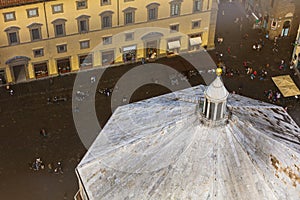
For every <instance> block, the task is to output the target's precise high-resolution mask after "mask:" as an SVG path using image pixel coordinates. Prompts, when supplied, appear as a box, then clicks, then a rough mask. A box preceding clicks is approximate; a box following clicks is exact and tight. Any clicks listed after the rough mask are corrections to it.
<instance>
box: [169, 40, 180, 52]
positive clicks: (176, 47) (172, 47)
mask: <svg viewBox="0 0 300 200" xmlns="http://www.w3.org/2000/svg"><path fill="white" fill-rule="evenodd" d="M180 47H181V44H180V39H179V38H178V39H172V40H168V47H167V55H168V56H170V55H175V54H178V53H179V51H180Z"/></svg>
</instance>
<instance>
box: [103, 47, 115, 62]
mask: <svg viewBox="0 0 300 200" xmlns="http://www.w3.org/2000/svg"><path fill="white" fill-rule="evenodd" d="M101 56H102V66H107V65H112V64H114V61H115V52H114V50H110V51H104V52H102V53H101Z"/></svg>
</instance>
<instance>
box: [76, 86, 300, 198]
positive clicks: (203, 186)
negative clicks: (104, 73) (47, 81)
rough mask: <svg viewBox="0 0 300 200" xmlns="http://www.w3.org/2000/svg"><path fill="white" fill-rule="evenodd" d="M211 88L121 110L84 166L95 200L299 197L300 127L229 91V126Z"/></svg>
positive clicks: (272, 108) (275, 111) (280, 112)
mask: <svg viewBox="0 0 300 200" xmlns="http://www.w3.org/2000/svg"><path fill="white" fill-rule="evenodd" d="M204 88H205V86H196V87H193V88H189V89H185V90H181V91H178V92H175V93H170V94H166V95H163V96H159V97H155V98H151V99H148V100H144V101H141V102H137V103H133V104H129V105H125V106H121V107H119V108H118V109H117V110H116V111H115V112H114V114H113V115H112V116H111V118H110V119H109V121H108V123H107V124H106V126H105V127H104V129H103V130H102V132H101V133H100V134H99V136H98V137H97V138H96V140H95V142H94V143H93V145H92V146H91V147H90V149H89V150H88V152H87V153H86V155H85V156H84V158H83V159H82V161H81V162H80V164H79V165H78V167H77V172H78V175H79V176H80V182H81V184H82V185H83V187H84V190H85V191H86V193H87V195H88V197H89V199H90V200H99V199H101V200H102V199H107V200H112V199H113V200H114V199H117V200H118V199H122V200H123V199H128V200H129V199H130V200H132V199H137V200H144V199H145V200H148V199H155V200H156V199H197V200H199V199H237V200H241V199H249V200H253V199H272V200H273V199H278V200H279V199H280V200H281V199H299V196H300V148H299V147H300V145H299V144H300V129H299V127H298V126H297V124H296V123H295V122H294V121H293V120H292V118H291V117H290V116H289V115H288V114H287V113H286V112H285V110H284V109H283V108H281V107H278V106H275V105H272V104H268V103H264V102H260V101H257V100H253V99H249V98H246V97H242V96H239V95H229V97H228V109H229V110H230V112H231V114H230V115H229V116H230V119H229V120H228V123H227V124H226V125H224V126H218V127H207V126H204V125H203V124H202V123H201V122H200V121H201V115H200V114H199V106H198V101H199V99H203V97H204V96H203V93H204Z"/></svg>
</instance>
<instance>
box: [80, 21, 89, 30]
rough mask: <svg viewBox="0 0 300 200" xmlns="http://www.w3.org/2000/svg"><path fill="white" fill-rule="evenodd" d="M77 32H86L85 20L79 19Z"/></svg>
mask: <svg viewBox="0 0 300 200" xmlns="http://www.w3.org/2000/svg"><path fill="white" fill-rule="evenodd" d="M79 32H80V33H85V32H88V24H87V20H81V21H79Z"/></svg>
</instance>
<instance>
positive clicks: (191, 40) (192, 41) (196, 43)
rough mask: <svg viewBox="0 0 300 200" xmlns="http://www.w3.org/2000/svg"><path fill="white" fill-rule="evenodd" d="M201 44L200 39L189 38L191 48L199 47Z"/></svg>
mask: <svg viewBox="0 0 300 200" xmlns="http://www.w3.org/2000/svg"><path fill="white" fill-rule="evenodd" d="M201 43H202V39H201V37H195V38H190V45H191V46H194V45H199V44H201Z"/></svg>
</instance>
